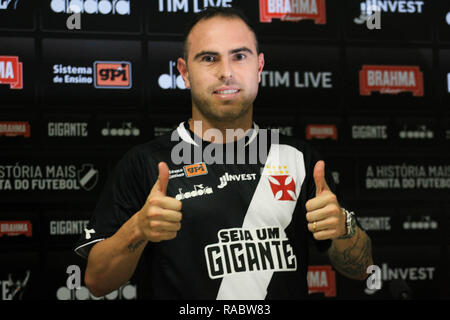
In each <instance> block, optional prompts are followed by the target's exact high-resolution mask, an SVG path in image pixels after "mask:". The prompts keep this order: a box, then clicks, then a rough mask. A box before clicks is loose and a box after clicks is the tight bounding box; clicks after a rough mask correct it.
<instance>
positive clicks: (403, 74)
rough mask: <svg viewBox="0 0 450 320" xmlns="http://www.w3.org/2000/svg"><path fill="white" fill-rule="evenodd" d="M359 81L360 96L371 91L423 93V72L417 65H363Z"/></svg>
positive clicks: (419, 94) (416, 95)
mask: <svg viewBox="0 0 450 320" xmlns="http://www.w3.org/2000/svg"><path fill="white" fill-rule="evenodd" d="M359 83H360V85H359V91H360V94H361V95H362V96H370V95H371V94H372V92H380V93H381V94H398V93H401V92H411V93H412V94H413V96H415V97H423V95H424V86H423V73H422V72H421V71H420V68H419V67H417V66H376V65H365V66H363V68H362V70H361V71H360V72H359Z"/></svg>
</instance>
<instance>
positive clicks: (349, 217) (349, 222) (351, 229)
mask: <svg viewBox="0 0 450 320" xmlns="http://www.w3.org/2000/svg"><path fill="white" fill-rule="evenodd" d="M342 213H343V214H344V215H345V227H346V229H347V233H346V234H344V235H343V236H340V237H339V238H338V239H349V238H351V237H353V236H354V235H355V232H356V217H355V213H354V212H353V211H351V212H350V211H348V210H346V209H344V208H342Z"/></svg>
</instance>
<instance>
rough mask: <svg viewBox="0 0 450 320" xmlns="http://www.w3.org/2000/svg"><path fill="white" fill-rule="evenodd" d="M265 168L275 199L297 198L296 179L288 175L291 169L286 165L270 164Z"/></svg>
mask: <svg viewBox="0 0 450 320" xmlns="http://www.w3.org/2000/svg"><path fill="white" fill-rule="evenodd" d="M265 170H266V174H267V179H269V183H270V188H271V189H272V193H273V196H274V197H275V199H277V200H281V201H285V200H287V201H295V200H296V199H297V195H296V194H295V181H294V178H293V177H292V176H290V175H288V173H289V171H288V170H287V167H286V166H281V165H270V164H268V165H266V167H265Z"/></svg>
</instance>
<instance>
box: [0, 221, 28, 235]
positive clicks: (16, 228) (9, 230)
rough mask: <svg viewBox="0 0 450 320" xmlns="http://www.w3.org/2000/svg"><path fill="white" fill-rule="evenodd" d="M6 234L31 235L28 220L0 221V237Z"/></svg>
mask: <svg viewBox="0 0 450 320" xmlns="http://www.w3.org/2000/svg"><path fill="white" fill-rule="evenodd" d="M4 235H6V236H19V235H24V236H26V237H31V236H32V235H33V233H32V226H31V222H30V221H29V220H25V221H0V238H1V237H3V236H4Z"/></svg>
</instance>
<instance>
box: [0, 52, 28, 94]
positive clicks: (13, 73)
mask: <svg viewBox="0 0 450 320" xmlns="http://www.w3.org/2000/svg"><path fill="white" fill-rule="evenodd" d="M22 73H23V67H22V62H19V57H17V56H0V84H7V85H9V88H10V89H16V90H17V89H23V74H22Z"/></svg>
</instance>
